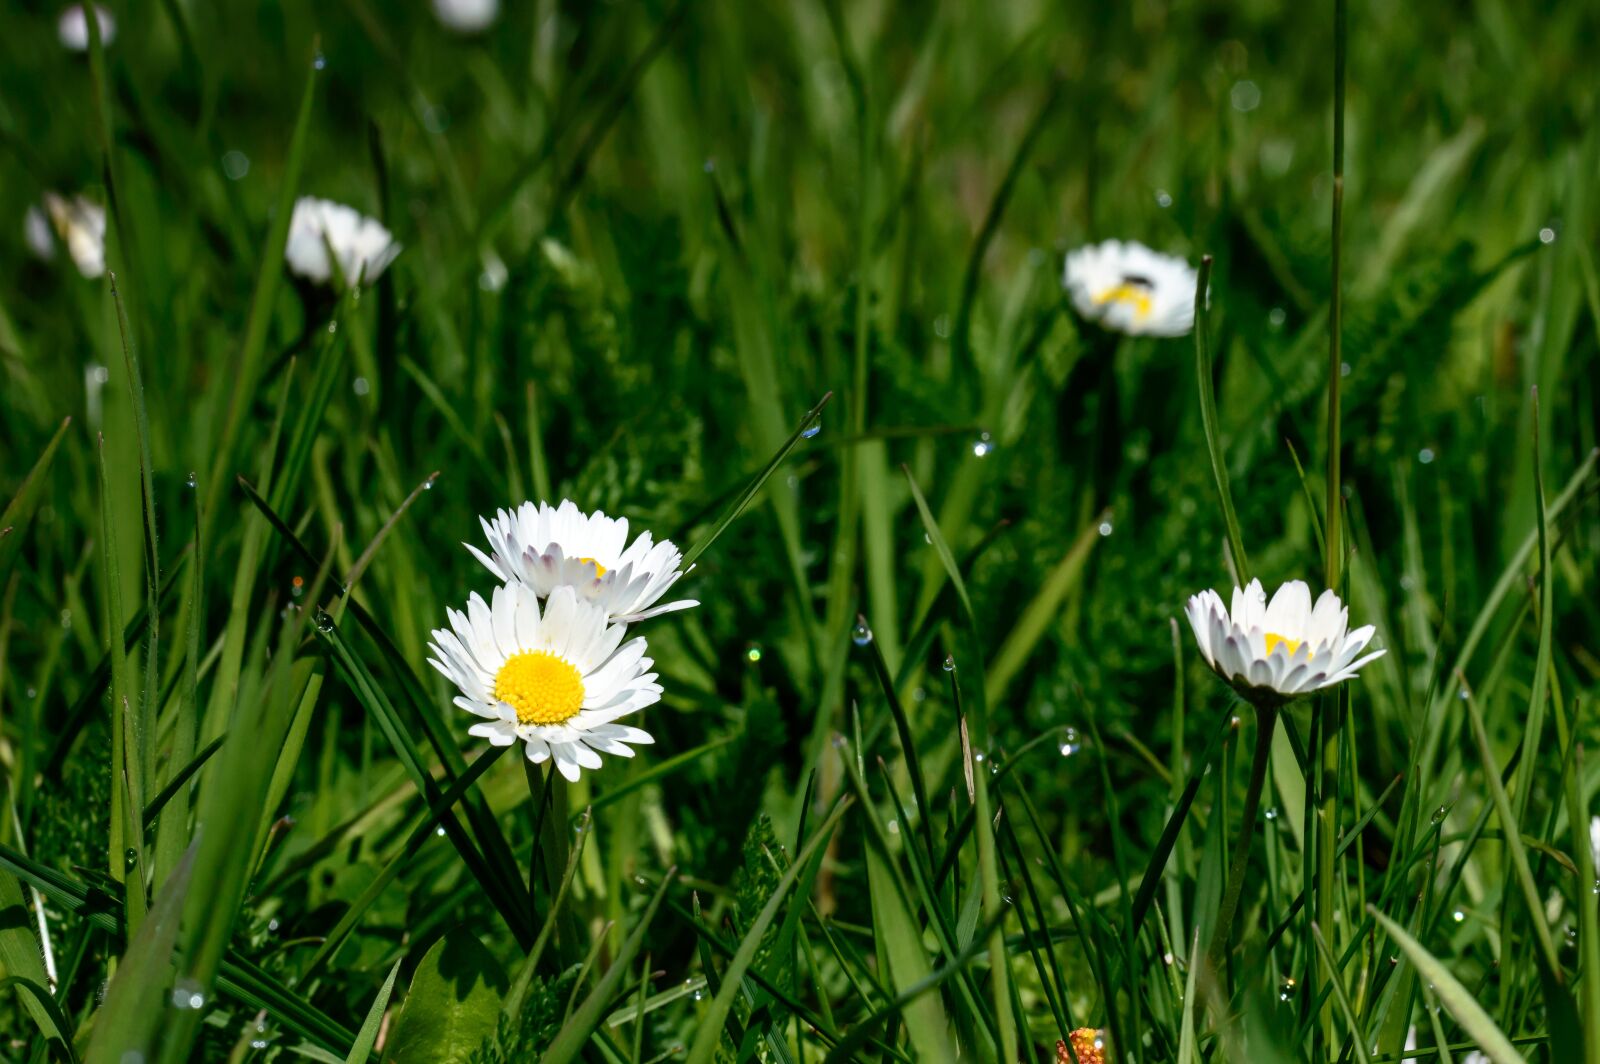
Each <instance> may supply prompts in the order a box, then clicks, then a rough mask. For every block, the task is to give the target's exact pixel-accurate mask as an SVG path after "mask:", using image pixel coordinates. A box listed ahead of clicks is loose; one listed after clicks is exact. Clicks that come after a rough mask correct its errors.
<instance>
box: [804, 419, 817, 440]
mask: <svg viewBox="0 0 1600 1064" xmlns="http://www.w3.org/2000/svg"><path fill="white" fill-rule="evenodd" d="M821 431H822V421H821V420H820V419H818V420H817V421H816V422H814V423H812V424H810V425H807V426H806V427H805V429H804V430H803V431H802V432H801V433H800V438H801V439H803V440H814V439H816V438H817V434H818V433H819V432H821Z"/></svg>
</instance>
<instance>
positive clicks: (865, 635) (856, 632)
mask: <svg viewBox="0 0 1600 1064" xmlns="http://www.w3.org/2000/svg"><path fill="white" fill-rule="evenodd" d="M850 641H851V642H852V643H854V644H855V645H856V646H858V647H864V646H866V645H867V644H868V643H870V642H872V629H871V628H868V627H867V626H866V625H864V624H857V625H856V626H855V628H853V629H852V630H851V632H850Z"/></svg>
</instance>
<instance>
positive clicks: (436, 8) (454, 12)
mask: <svg viewBox="0 0 1600 1064" xmlns="http://www.w3.org/2000/svg"><path fill="white" fill-rule="evenodd" d="M433 14H434V17H435V18H437V19H438V20H439V22H440V24H441V25H443V26H444V28H445V29H447V30H454V31H455V32H456V33H482V32H483V31H484V30H486V29H488V28H489V27H490V26H492V25H494V20H495V19H496V18H497V17H499V15H500V0H433Z"/></svg>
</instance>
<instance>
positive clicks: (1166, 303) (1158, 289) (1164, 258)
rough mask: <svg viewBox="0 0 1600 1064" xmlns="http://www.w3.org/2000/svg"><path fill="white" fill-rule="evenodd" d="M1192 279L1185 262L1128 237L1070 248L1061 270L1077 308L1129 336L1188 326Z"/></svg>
mask: <svg viewBox="0 0 1600 1064" xmlns="http://www.w3.org/2000/svg"><path fill="white" fill-rule="evenodd" d="M1198 283H1199V275H1198V274H1197V273H1196V272H1195V270H1194V269H1193V267H1191V266H1190V265H1189V264H1188V263H1187V262H1185V261H1183V260H1182V259H1178V258H1173V257H1172V256H1171V255H1162V254H1159V253H1157V252H1154V251H1151V250H1150V249H1149V248H1147V247H1145V246H1144V245H1143V244H1138V243H1135V242H1133V241H1131V240H1130V241H1127V242H1123V241H1120V240H1107V241H1105V242H1103V243H1100V244H1088V245H1085V246H1084V247H1081V248H1078V249H1077V250H1076V251H1073V252H1070V253H1069V254H1068V255H1067V265H1066V271H1065V273H1064V274H1063V276H1062V284H1063V285H1064V286H1065V287H1066V289H1067V293H1068V294H1069V295H1071V296H1072V305H1073V306H1074V307H1076V308H1077V310H1078V313H1079V314H1081V315H1083V316H1084V317H1085V318H1088V319H1089V320H1091V321H1097V322H1099V323H1100V324H1101V325H1103V326H1105V327H1106V328H1108V329H1115V330H1117V331H1118V332H1124V333H1128V334H1130V335H1132V336H1182V335H1183V334H1184V333H1186V332H1188V331H1189V330H1190V329H1192V328H1194V289H1195V285H1196V284H1198Z"/></svg>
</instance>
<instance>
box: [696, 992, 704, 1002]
mask: <svg viewBox="0 0 1600 1064" xmlns="http://www.w3.org/2000/svg"><path fill="white" fill-rule="evenodd" d="M705 996H706V995H705V993H704V991H700V990H696V991H695V992H694V999H695V1000H696V1001H703V1000H705Z"/></svg>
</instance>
